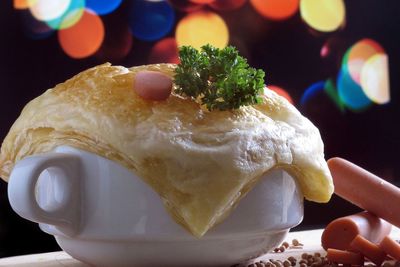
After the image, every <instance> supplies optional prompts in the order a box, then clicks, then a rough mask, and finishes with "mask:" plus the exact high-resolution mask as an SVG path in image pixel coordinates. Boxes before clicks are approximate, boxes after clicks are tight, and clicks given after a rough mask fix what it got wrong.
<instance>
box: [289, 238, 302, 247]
mask: <svg viewBox="0 0 400 267" xmlns="http://www.w3.org/2000/svg"><path fill="white" fill-rule="evenodd" d="M292 245H293V246H295V247H297V246H303V244H301V243H300V242H299V240H297V239H293V240H292Z"/></svg>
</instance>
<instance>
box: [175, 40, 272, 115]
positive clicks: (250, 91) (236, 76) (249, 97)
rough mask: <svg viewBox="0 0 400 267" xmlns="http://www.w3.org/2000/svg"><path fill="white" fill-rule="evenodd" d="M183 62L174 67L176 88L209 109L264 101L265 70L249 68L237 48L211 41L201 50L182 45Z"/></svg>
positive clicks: (181, 57) (231, 107) (221, 108)
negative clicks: (215, 45) (220, 47)
mask: <svg viewBox="0 0 400 267" xmlns="http://www.w3.org/2000/svg"><path fill="white" fill-rule="evenodd" d="M179 57H180V61H181V62H180V64H179V65H178V67H177V68H176V69H175V73H176V74H175V78H174V79H175V80H174V83H175V85H176V87H177V88H176V92H177V93H178V94H180V95H183V96H189V97H191V98H193V99H194V100H195V101H197V102H198V103H200V104H201V105H204V106H205V107H206V108H207V109H208V110H215V109H218V110H230V109H237V108H239V107H240V106H244V105H252V104H258V103H261V102H262V100H261V98H260V96H259V95H260V94H261V93H262V91H263V88H264V76H265V73H264V71H262V70H256V69H254V68H250V66H249V64H248V63H247V60H246V59H245V58H243V57H241V56H239V53H238V51H237V50H236V49H235V48H234V47H232V46H228V47H226V48H224V49H218V48H215V47H212V46H211V45H205V46H202V47H201V51H198V50H196V49H195V48H193V47H191V46H182V47H181V48H180V49H179Z"/></svg>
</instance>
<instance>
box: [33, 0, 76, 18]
mask: <svg viewBox="0 0 400 267" xmlns="http://www.w3.org/2000/svg"><path fill="white" fill-rule="evenodd" d="M70 3H71V0H37V1H36V3H35V4H34V5H32V6H31V7H30V10H31V12H32V15H33V16H34V17H35V18H36V19H37V20H41V21H49V20H53V19H56V18H58V17H60V16H61V15H62V14H63V13H64V12H65V11H66V10H67V9H68V7H69V5H70Z"/></svg>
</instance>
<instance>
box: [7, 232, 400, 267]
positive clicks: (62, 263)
mask: <svg viewBox="0 0 400 267" xmlns="http://www.w3.org/2000/svg"><path fill="white" fill-rule="evenodd" d="M322 231H323V230H322V229H317V230H310V231H298V232H290V233H289V234H288V236H287V237H286V241H287V242H288V243H291V242H292V240H293V239H297V240H299V241H300V242H301V243H302V244H303V246H302V247H300V248H289V249H287V250H286V251H285V252H284V253H268V254H265V255H264V256H262V257H260V258H258V259H255V260H254V261H259V260H265V261H268V260H270V259H274V260H285V259H287V258H288V257H290V256H293V257H295V258H300V257H301V254H303V253H309V254H312V253H315V252H319V253H321V255H324V254H325V251H324V250H323V248H322V247H321V242H320V240H321V234H322ZM390 236H391V237H393V238H394V239H400V229H399V228H397V227H394V228H393V229H392V232H391V234H390ZM0 266H7V267H28V266H29V267H32V266H34V267H89V265H87V264H85V263H82V262H79V261H77V260H75V259H73V258H72V257H71V256H69V255H68V254H67V253H65V252H64V251H57V252H50V253H41V254H32V255H24V256H17V257H9V258H2V259H0Z"/></svg>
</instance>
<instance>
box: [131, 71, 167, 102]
mask: <svg viewBox="0 0 400 267" xmlns="http://www.w3.org/2000/svg"><path fill="white" fill-rule="evenodd" d="M133 88H134V90H135V91H136V93H137V94H138V95H140V96H141V97H143V98H144V99H146V100H155V101H161V100H165V99H167V98H168V97H169V96H170V94H171V91H172V79H171V78H170V77H168V76H167V75H165V74H163V73H161V72H158V71H148V70H145V71H139V72H138V73H136V75H135V82H134V86H133Z"/></svg>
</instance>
